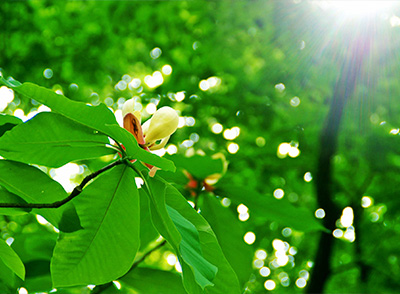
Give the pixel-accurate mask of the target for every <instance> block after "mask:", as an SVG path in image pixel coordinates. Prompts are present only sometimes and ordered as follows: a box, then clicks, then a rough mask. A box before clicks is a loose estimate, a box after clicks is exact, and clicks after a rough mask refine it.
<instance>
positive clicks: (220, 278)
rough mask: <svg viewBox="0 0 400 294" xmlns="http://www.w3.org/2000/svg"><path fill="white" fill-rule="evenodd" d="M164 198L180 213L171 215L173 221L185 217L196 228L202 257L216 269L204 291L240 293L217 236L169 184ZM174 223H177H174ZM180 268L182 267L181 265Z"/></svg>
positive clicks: (236, 279) (234, 275) (237, 282)
mask: <svg viewBox="0 0 400 294" xmlns="http://www.w3.org/2000/svg"><path fill="white" fill-rule="evenodd" d="M165 198H166V204H167V205H168V206H169V207H171V208H173V209H174V210H176V211H177V212H178V213H179V214H180V216H179V218H178V219H176V218H175V217H173V215H171V218H172V220H173V221H174V223H175V222H177V221H179V222H181V223H182V221H181V220H180V218H181V217H182V218H183V219H185V222H189V223H191V224H192V225H193V226H194V227H195V228H196V230H197V232H198V236H199V241H200V247H201V251H202V254H203V256H204V258H205V259H206V260H208V261H210V262H212V264H214V265H215V266H216V267H217V269H218V272H217V275H216V276H215V278H214V280H213V281H212V282H213V284H214V285H213V286H208V287H206V288H205V289H204V293H207V294H211V293H212V294H219V293H232V294H235V293H241V291H240V286H239V281H238V278H237V276H236V274H235V272H234V270H233V269H232V267H231V265H230V264H229V262H228V261H227V260H226V258H225V256H224V254H223V252H222V250H221V247H220V246H219V244H218V240H217V237H216V236H215V234H214V232H213V231H212V229H211V227H210V225H209V224H208V223H207V221H206V220H205V219H204V218H203V217H202V216H201V215H200V214H199V213H197V211H196V210H194V209H193V208H192V206H190V204H189V203H188V202H187V201H186V199H185V198H184V197H183V196H182V195H181V194H180V193H179V191H178V190H177V189H175V188H174V187H172V186H171V185H170V184H167V189H166V193H165ZM175 225H177V224H176V223H175ZM181 265H182V264H181ZM182 269H184V266H183V265H182ZM185 285H186V284H185Z"/></svg>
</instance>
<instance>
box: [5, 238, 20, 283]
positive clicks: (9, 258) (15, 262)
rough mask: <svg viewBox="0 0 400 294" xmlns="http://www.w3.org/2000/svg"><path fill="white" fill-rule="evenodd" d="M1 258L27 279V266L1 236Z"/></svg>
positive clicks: (10, 267) (17, 273) (18, 274)
mask: <svg viewBox="0 0 400 294" xmlns="http://www.w3.org/2000/svg"><path fill="white" fill-rule="evenodd" d="M0 260H1V261H2V262H4V264H5V265H6V266H7V267H8V268H9V269H11V270H12V271H13V272H14V273H15V274H16V275H17V276H18V277H20V278H21V279H22V280H24V279H25V267H24V264H23V263H22V261H21V259H20V258H19V256H18V255H17V253H15V251H14V250H13V249H12V248H11V247H10V246H8V244H7V243H6V242H5V241H4V240H3V239H1V238H0Z"/></svg>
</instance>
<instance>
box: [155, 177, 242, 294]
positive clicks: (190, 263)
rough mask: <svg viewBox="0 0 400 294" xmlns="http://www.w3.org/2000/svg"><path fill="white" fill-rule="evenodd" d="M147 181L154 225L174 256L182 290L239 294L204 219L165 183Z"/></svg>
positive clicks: (230, 269) (227, 265) (232, 273)
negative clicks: (180, 274) (174, 252)
mask: <svg viewBox="0 0 400 294" xmlns="http://www.w3.org/2000/svg"><path fill="white" fill-rule="evenodd" d="M148 182H149V183H150V186H151V191H152V193H151V202H150V204H151V205H150V207H151V211H152V216H153V222H154V225H155V226H156V228H157V229H158V231H159V232H160V233H161V234H162V235H163V236H164V238H166V240H167V241H168V242H169V243H170V244H171V246H172V247H173V248H174V249H175V251H176V253H177V256H178V258H179V261H180V264H181V266H182V273H183V283H184V286H185V288H186V290H187V291H188V292H189V293H239V285H238V281H237V277H236V275H235V273H234V272H233V270H232V268H231V267H230V265H229V263H228V262H227V261H226V259H225V257H224V255H223V253H222V251H221V248H220V247H219V245H218V241H217V239H216V237H215V235H214V233H213V232H212V230H211V228H210V226H209V225H208V223H207V222H206V221H205V220H204V218H203V217H202V216H201V215H199V214H198V213H197V212H196V211H195V210H194V209H193V208H192V207H191V206H190V205H189V204H188V203H187V201H186V199H185V198H184V197H183V196H182V195H181V194H180V193H179V192H178V190H176V189H175V188H173V187H172V186H171V185H169V184H168V183H165V182H163V181H162V180H161V179H159V178H155V179H150V178H149V179H148ZM228 280H229V282H228ZM218 291H219V292H218Z"/></svg>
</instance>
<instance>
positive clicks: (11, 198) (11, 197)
mask: <svg viewBox="0 0 400 294" xmlns="http://www.w3.org/2000/svg"><path fill="white" fill-rule="evenodd" d="M0 203H21V204H22V203H24V204H26V201H24V200H23V199H22V198H21V197H18V196H17V195H15V194H13V193H10V192H8V191H7V190H6V189H4V188H3V187H1V186H0ZM31 210H32V209H30V208H0V214H2V215H21V214H26V213H29V212H30V211H31Z"/></svg>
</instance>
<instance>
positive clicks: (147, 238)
mask: <svg viewBox="0 0 400 294" xmlns="http://www.w3.org/2000/svg"><path fill="white" fill-rule="evenodd" d="M139 191H140V193H139V195H140V251H143V250H145V249H146V247H147V246H148V245H149V244H150V243H151V242H152V241H154V240H156V239H157V238H158V237H160V234H159V233H158V232H157V230H156V229H155V228H154V225H153V221H152V219H151V213H150V204H149V197H147V196H146V195H145V193H144V192H143V189H140V190H139Z"/></svg>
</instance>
